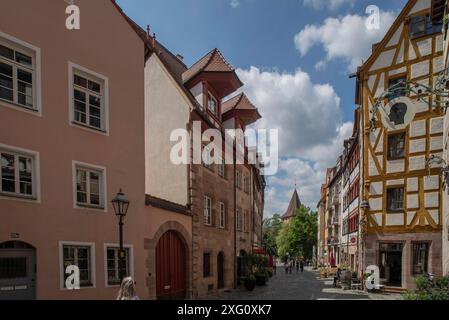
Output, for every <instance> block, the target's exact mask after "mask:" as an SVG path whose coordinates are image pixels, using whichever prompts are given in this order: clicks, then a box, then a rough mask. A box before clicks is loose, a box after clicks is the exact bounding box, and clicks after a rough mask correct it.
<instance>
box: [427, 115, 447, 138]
mask: <svg viewBox="0 0 449 320" xmlns="http://www.w3.org/2000/svg"><path fill="white" fill-rule="evenodd" d="M443 128H444V117H439V118H432V119H430V134H436V133H442V132H443Z"/></svg>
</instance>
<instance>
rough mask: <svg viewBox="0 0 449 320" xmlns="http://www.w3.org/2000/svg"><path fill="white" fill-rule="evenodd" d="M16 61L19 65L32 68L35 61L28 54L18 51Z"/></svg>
mask: <svg viewBox="0 0 449 320" xmlns="http://www.w3.org/2000/svg"><path fill="white" fill-rule="evenodd" d="M16 61H17V62H18V63H21V64H24V65H28V66H31V65H32V64H33V59H32V58H31V57H30V56H27V55H26V54H23V53H20V52H17V51H16Z"/></svg>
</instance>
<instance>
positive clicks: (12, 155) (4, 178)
mask: <svg viewBox="0 0 449 320" xmlns="http://www.w3.org/2000/svg"><path fill="white" fill-rule="evenodd" d="M0 159H1V183H0V194H2V195H6V196H17V197H25V198H35V197H36V183H35V160H34V159H35V158H34V156H30V155H26V154H21V153H17V152H11V151H7V150H2V149H0Z"/></svg>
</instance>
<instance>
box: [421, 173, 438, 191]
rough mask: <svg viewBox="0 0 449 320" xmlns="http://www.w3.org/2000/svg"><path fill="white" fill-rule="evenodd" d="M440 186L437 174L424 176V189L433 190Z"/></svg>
mask: <svg viewBox="0 0 449 320" xmlns="http://www.w3.org/2000/svg"><path fill="white" fill-rule="evenodd" d="M439 187H440V177H439V176H430V177H429V176H425V177H424V190H435V189H438V188H439Z"/></svg>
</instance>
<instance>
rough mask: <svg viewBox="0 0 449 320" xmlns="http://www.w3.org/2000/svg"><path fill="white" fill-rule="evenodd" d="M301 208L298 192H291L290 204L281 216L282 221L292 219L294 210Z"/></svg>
mask: <svg viewBox="0 0 449 320" xmlns="http://www.w3.org/2000/svg"><path fill="white" fill-rule="evenodd" d="M299 208H301V200H299V196H298V191H296V189H295V191H294V192H293V195H292V199H291V200H290V204H289V205H288V208H287V211H286V212H285V213H284V214H283V215H282V220H287V219H290V218H291V217H293V216H294V215H295V213H296V210H297V209H299Z"/></svg>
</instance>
